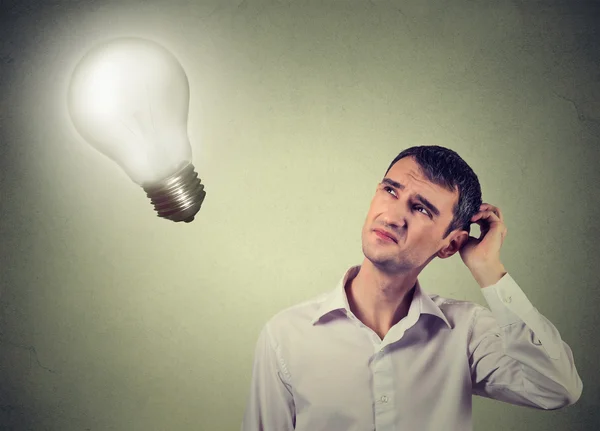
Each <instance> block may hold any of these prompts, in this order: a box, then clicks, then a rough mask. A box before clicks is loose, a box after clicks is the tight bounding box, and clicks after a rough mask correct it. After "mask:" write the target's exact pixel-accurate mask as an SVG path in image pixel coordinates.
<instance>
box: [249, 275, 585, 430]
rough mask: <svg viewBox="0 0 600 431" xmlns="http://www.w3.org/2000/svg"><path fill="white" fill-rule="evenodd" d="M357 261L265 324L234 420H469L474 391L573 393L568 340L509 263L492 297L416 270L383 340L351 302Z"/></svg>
mask: <svg viewBox="0 0 600 431" xmlns="http://www.w3.org/2000/svg"><path fill="white" fill-rule="evenodd" d="M359 269H360V265H359V266H353V267H351V268H350V269H349V270H348V271H347V272H346V274H345V275H344V277H342V279H341V280H340V282H339V283H338V285H337V287H336V288H335V290H333V291H332V292H330V293H326V294H322V295H320V296H318V297H317V298H315V299H313V300H310V301H306V302H303V303H301V304H298V305H295V306H292V307H289V308H287V309H285V310H283V311H281V312H279V313H278V314H276V315H275V316H274V317H272V318H271V319H270V320H269V321H268V322H267V323H266V325H265V326H264V327H263V329H262V331H261V333H260V336H259V338H258V343H257V345H256V351H255V358H254V366H253V371H252V383H251V390H250V397H249V399H248V403H247V406H246V410H245V414H244V418H243V423H242V427H241V429H242V431H259V430H261V431H262V430H264V431H288V430H299V431H321V430H322V431H368V430H377V431H392V430H394V431H438V430H439V431H467V430H471V429H472V419H471V409H472V405H471V400H472V395H473V394H475V395H480V396H483V397H488V398H493V399H496V400H500V401H504V402H507V403H511V404H516V405H519V406H527V407H533V408H537V409H544V410H554V409H559V408H561V407H565V406H568V405H571V404H573V403H575V402H576V401H577V400H578V399H579V397H580V395H581V391H582V387H583V384H582V382H581V379H580V377H579V375H578V373H577V370H576V368H575V364H574V361H573V354H572V352H571V349H570V348H569V346H568V345H567V344H566V343H565V342H564V341H563V340H562V339H561V336H560V334H559V332H558V330H557V329H556V328H555V327H554V325H552V323H551V322H550V321H549V320H548V319H546V318H545V317H544V316H542V315H541V314H540V313H539V312H538V310H537V309H536V308H534V307H533V305H532V304H531V302H529V300H528V299H527V297H526V296H525V294H524V293H523V291H522V290H521V289H520V288H519V286H518V285H517V284H516V283H515V281H514V280H513V279H512V277H511V276H510V275H509V274H505V275H504V276H503V277H502V279H501V280H500V281H498V282H497V283H496V284H495V285H492V286H488V287H485V288H483V289H481V292H482V293H483V296H484V297H485V299H486V301H487V303H488V305H489V309H488V308H486V307H482V306H481V305H479V304H476V303H473V302H468V301H459V300H454V299H447V298H442V297H440V296H438V295H434V294H427V293H425V292H424V291H423V290H422V289H421V286H420V284H419V282H418V281H417V282H416V284H415V290H414V295H413V299H412V302H411V304H410V308H409V310H408V314H407V316H406V317H405V318H403V319H402V320H400V322H398V323H397V324H396V325H394V326H393V327H392V328H391V329H390V330H389V332H388V333H387V334H386V335H385V337H384V338H383V340H381V339H380V338H379V336H378V335H377V334H376V333H375V332H374V331H373V330H371V329H370V328H368V327H367V326H365V325H364V324H363V323H362V322H360V321H359V320H358V319H357V318H356V316H354V314H353V313H352V312H351V311H350V307H349V305H348V299H347V296H346V292H345V289H344V286H345V285H346V282H347V281H348V280H351V279H352V278H354V277H355V276H356V274H357V273H358V271H359ZM490 310H491V311H490Z"/></svg>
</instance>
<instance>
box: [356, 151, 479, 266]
mask: <svg viewBox="0 0 600 431" xmlns="http://www.w3.org/2000/svg"><path fill="white" fill-rule="evenodd" d="M387 179H389V180H391V182H387V181H386V180H387ZM457 202H458V190H455V191H454V192H450V191H448V190H446V189H444V188H442V187H440V186H437V185H435V184H433V183H431V182H429V181H428V180H427V179H426V177H425V176H424V175H422V174H421V171H420V168H419V165H418V164H417V163H416V161H415V160H414V159H413V158H412V157H405V158H403V159H400V160H399V161H397V162H396V163H395V164H394V166H392V168H391V169H390V171H389V172H388V173H387V175H386V176H385V178H384V180H382V182H381V183H379V184H378V185H377V189H376V191H375V196H374V197H373V199H372V201H371V207H370V208H369V212H368V214H367V218H366V220H365V224H364V226H363V229H362V248H363V253H364V255H365V257H366V258H367V259H369V260H370V261H371V262H372V263H373V264H374V265H375V266H376V267H378V268H379V269H380V270H382V271H384V272H388V273H390V274H393V273H399V272H406V271H410V270H415V269H418V268H420V269H422V268H424V267H425V265H427V263H429V262H430V261H431V260H432V259H433V258H435V257H436V256H438V257H440V258H447V257H450V256H451V255H453V254H454V253H455V252H456V251H458V248H460V241H456V239H460V238H458V237H459V236H460V235H461V230H460V229H457V230H455V231H453V232H452V233H450V235H448V236H447V237H446V238H444V239H442V236H443V235H444V233H445V232H446V229H447V228H448V226H449V225H450V222H451V221H452V218H453V211H452V210H453V207H454V205H455V204H456V203H457ZM375 229H382V230H384V231H387V232H389V233H392V234H393V235H394V237H395V238H396V239H397V242H393V241H388V240H385V239H382V238H380V237H379V236H378V235H377V234H376V233H375V231H374V230H375ZM464 234H465V231H462V236H463V237H464ZM467 236H468V235H467ZM420 269H418V271H420Z"/></svg>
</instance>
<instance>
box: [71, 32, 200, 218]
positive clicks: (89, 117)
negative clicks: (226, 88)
mask: <svg viewBox="0 0 600 431" xmlns="http://www.w3.org/2000/svg"><path fill="white" fill-rule="evenodd" d="M189 99H190V96H189V84H188V79H187V76H186V74H185V71H184V70H183V67H182V66H181V64H180V63H179V61H178V60H177V59H176V58H175V56H174V55H173V54H171V53H170V52H169V51H168V50H167V49H165V48H164V47H163V46H161V45H159V44H157V43H155V42H152V41H149V40H145V39H140V38H119V39H113V40H110V41H108V42H106V43H102V44H100V45H98V46H96V47H94V48H93V49H91V50H90V51H89V52H88V53H87V54H86V55H85V56H84V57H83V58H82V59H81V61H80V62H79V63H78V64H77V66H76V67H75V69H74V71H73V75H72V78H71V83H70V86H69V91H68V110H69V114H70V116H71V120H72V121H73V125H74V126H75V129H76V130H77V132H79V134H80V135H81V136H82V137H83V138H84V139H85V140H86V141H87V142H88V143H89V144H90V145H91V146H92V147H94V148H95V149H96V150H98V151H99V152H100V153H102V154H104V155H105V156H107V157H109V158H110V159H112V160H113V161H115V162H116V163H117V164H118V165H119V166H120V167H121V168H122V169H123V170H124V171H125V173H126V174H127V175H128V176H129V178H131V180H132V181H133V182H135V183H136V184H138V185H140V186H142V188H143V189H144V191H145V192H146V194H147V196H148V197H149V198H150V200H151V202H152V204H153V205H154V209H155V210H156V212H157V213H158V216H159V217H163V218H166V219H169V220H172V221H175V222H179V221H185V222H190V221H192V220H193V219H194V216H195V215H196V213H197V212H198V211H199V210H200V206H201V205H202V202H203V201H204V197H205V196H206V192H205V191H204V185H202V184H201V180H200V179H199V178H198V174H197V173H196V172H195V169H194V165H193V164H192V148H191V145H190V142H189V138H188V134H187V121H188V110H189Z"/></svg>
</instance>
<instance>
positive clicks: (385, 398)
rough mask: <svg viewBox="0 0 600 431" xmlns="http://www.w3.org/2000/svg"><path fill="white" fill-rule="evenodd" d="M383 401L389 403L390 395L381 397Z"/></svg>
mask: <svg viewBox="0 0 600 431" xmlns="http://www.w3.org/2000/svg"><path fill="white" fill-rule="evenodd" d="M381 402H382V403H387V402H388V397H386V396H385V395H384V396H382V397H381Z"/></svg>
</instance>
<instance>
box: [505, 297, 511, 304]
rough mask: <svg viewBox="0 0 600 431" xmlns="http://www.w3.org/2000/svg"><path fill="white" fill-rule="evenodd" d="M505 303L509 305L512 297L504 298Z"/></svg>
mask: <svg viewBox="0 0 600 431" xmlns="http://www.w3.org/2000/svg"><path fill="white" fill-rule="evenodd" d="M506 302H507V303H508V304H510V303H511V302H512V296H507V297H506Z"/></svg>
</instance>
